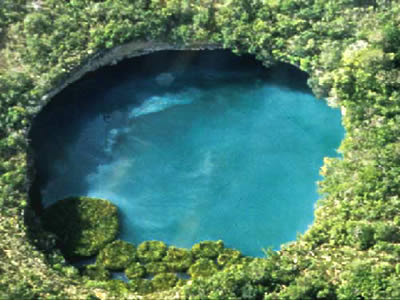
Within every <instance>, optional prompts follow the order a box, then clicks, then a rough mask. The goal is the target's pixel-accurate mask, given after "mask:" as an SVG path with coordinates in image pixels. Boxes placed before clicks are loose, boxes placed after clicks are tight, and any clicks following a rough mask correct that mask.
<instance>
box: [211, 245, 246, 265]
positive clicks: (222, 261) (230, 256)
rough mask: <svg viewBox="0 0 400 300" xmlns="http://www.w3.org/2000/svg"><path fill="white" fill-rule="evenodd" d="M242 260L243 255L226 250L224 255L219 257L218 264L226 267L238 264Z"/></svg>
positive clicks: (223, 252) (235, 251)
mask: <svg viewBox="0 0 400 300" xmlns="http://www.w3.org/2000/svg"><path fill="white" fill-rule="evenodd" d="M241 258H242V253H241V252H240V251H238V250H234V249H224V250H223V251H222V253H220V254H219V255H218V258H217V263H218V265H219V266H221V267H226V266H229V265H232V264H234V263H237V262H239V261H240V259H241Z"/></svg>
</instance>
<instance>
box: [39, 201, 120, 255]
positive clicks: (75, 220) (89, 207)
mask: <svg viewBox="0 0 400 300" xmlns="http://www.w3.org/2000/svg"><path fill="white" fill-rule="evenodd" d="M42 220H43V224H44V227H45V229H47V230H49V231H51V232H53V233H54V234H55V235H56V236H57V238H58V241H59V243H60V245H61V250H62V251H63V253H64V254H65V255H66V256H69V257H73V256H91V255H93V254H96V253H97V252H98V251H99V250H100V249H101V248H103V247H104V246H105V245H106V244H107V243H109V242H110V241H112V240H113V239H115V237H116V235H117V233H118V226H119V225H118V215H117V208H116V207H115V206H114V205H112V204H111V203H110V202H108V201H107V200H102V199H95V198H87V197H71V198H66V199H63V200H60V201H58V202H56V203H55V204H53V205H51V206H50V207H48V208H46V209H45V211H44V213H43V216H42Z"/></svg>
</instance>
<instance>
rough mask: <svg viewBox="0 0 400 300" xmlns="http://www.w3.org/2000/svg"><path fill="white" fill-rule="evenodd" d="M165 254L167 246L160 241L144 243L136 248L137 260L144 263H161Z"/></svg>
mask: <svg viewBox="0 0 400 300" xmlns="http://www.w3.org/2000/svg"><path fill="white" fill-rule="evenodd" d="M166 253H167V245H165V243H163V242H160V241H146V242H143V243H141V244H140V245H139V246H138V248H137V254H138V257H139V260H140V261H141V262H144V263H148V262H156V261H161V260H162V258H163V257H164V256H165V254H166Z"/></svg>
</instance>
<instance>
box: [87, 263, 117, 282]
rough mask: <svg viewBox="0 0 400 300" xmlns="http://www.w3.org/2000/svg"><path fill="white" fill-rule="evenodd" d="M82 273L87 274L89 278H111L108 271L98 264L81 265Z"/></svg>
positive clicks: (101, 279)
mask: <svg viewBox="0 0 400 300" xmlns="http://www.w3.org/2000/svg"><path fill="white" fill-rule="evenodd" d="M82 275H83V276H87V277H88V278H89V279H91V280H99V281H105V280H108V279H110V278H111V274H110V271H108V270H106V269H105V268H104V267H103V266H99V265H87V266H85V267H83V269H82Z"/></svg>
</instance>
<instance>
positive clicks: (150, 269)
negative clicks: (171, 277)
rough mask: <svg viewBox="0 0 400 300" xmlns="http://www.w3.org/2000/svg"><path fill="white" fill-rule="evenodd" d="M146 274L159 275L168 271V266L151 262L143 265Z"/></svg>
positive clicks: (159, 262)
mask: <svg viewBox="0 0 400 300" xmlns="http://www.w3.org/2000/svg"><path fill="white" fill-rule="evenodd" d="M144 267H145V269H146V272H147V273H149V274H159V273H164V272H167V271H168V265H167V264H166V263H164V262H161V261H151V262H148V263H147V264H145V266H144Z"/></svg>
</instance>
